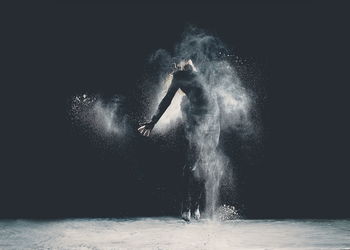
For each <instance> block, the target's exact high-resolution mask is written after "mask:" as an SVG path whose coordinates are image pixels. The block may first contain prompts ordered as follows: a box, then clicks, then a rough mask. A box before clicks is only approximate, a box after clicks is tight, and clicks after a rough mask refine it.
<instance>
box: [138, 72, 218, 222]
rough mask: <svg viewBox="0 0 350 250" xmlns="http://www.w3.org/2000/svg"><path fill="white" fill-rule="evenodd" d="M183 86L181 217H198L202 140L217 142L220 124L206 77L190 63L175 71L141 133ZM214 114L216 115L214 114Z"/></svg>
mask: <svg viewBox="0 0 350 250" xmlns="http://www.w3.org/2000/svg"><path fill="white" fill-rule="evenodd" d="M179 89H181V90H182V91H183V92H184V93H185V94H186V97H184V98H183V99H182V103H181V110H182V113H183V118H184V127H185V135H186V138H187V140H188V153H187V160H186V165H185V166H184V169H183V175H184V178H183V181H184V183H183V202H182V218H183V219H184V220H186V221H189V220H190V217H191V211H192V214H193V215H194V217H195V218H196V219H199V217H200V213H199V203H200V200H201V197H202V194H203V190H204V185H205V183H204V179H203V176H204V175H205V173H203V171H205V168H204V167H203V166H202V165H203V164H204V165H205V164H207V163H204V162H202V159H204V158H207V157H201V155H202V154H203V153H206V152H203V150H202V148H203V145H204V144H203V143H209V144H212V145H217V141H218V138H219V133H220V130H219V126H217V124H216V122H215V120H216V121H218V119H216V118H218V117H215V116H217V114H218V112H217V108H216V106H217V105H215V104H216V102H215V101H213V98H212V96H211V93H210V91H209V90H208V89H207V88H206V87H205V86H204V84H203V79H201V76H200V74H198V73H197V72H196V71H195V70H194V69H193V67H192V66H191V65H185V66H184V67H183V69H182V70H179V71H176V72H175V73H174V74H173V80H172V83H171V85H170V87H169V89H168V91H167V93H166V95H165V97H164V98H163V99H162V101H161V102H160V104H159V106H158V109H157V111H156V113H155V115H154V116H153V117H152V119H151V121H150V122H148V123H144V124H142V125H143V126H142V127H140V128H139V131H140V133H141V134H143V135H145V136H148V135H149V134H150V131H151V130H152V129H153V127H154V125H155V124H156V123H157V122H158V120H159V119H160V118H161V116H162V115H163V113H164V112H165V110H166V109H167V108H168V106H169V105H170V103H171V101H172V99H173V97H174V95H175V94H176V92H177V91H178V90H179ZM213 116H214V117H213Z"/></svg>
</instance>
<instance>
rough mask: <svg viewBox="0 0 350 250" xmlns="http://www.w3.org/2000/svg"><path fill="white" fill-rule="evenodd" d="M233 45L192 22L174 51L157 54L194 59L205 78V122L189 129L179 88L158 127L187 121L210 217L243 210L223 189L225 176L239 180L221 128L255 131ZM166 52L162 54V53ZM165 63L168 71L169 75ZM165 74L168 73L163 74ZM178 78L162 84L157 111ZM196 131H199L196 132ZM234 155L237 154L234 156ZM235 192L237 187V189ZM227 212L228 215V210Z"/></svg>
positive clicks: (229, 184)
mask: <svg viewBox="0 0 350 250" xmlns="http://www.w3.org/2000/svg"><path fill="white" fill-rule="evenodd" d="M226 51H228V50H227V48H226V46H225V45H224V44H223V43H222V42H221V40H220V39H218V38H217V37H214V36H212V35H209V34H207V33H206V32H204V31H202V30H199V29H197V28H195V27H189V28H188V29H187V30H186V31H185V32H184V34H183V37H182V40H181V41H180V42H179V43H178V44H177V45H176V47H175V50H174V54H173V55H174V56H171V55H170V53H168V52H167V51H165V50H163V49H161V50H158V51H156V52H155V54H154V57H153V58H156V59H157V60H160V61H161V62H167V63H168V64H171V63H172V62H174V61H179V60H183V59H191V60H192V61H193V63H194V65H195V67H196V68H197V70H198V72H197V74H198V78H199V79H200V84H201V86H202V88H203V89H204V90H206V92H207V93H209V97H210V98H209V100H210V102H209V104H208V105H209V106H210V107H208V110H210V112H209V113H208V114H207V115H206V116H205V118H204V120H203V119H202V120H201V121H202V122H201V123H199V125H196V126H194V127H195V129H194V130H193V129H192V130H191V132H189V131H186V126H187V125H186V122H189V120H191V119H185V118H186V117H189V116H191V115H196V114H193V113H192V114H191V113H187V114H186V113H185V112H184V111H183V110H182V109H181V106H182V103H183V102H184V101H186V98H187V97H186V96H185V94H184V93H183V92H182V91H181V90H178V92H177V93H176V95H175V97H174V99H173V100H172V102H171V104H170V106H169V107H168V109H167V111H166V112H165V113H164V114H163V116H162V117H161V118H160V120H159V122H158V124H156V126H155V130H154V132H155V133H158V134H166V133H167V132H169V131H170V130H171V129H172V128H174V127H175V126H177V125H178V124H179V123H181V122H182V123H184V127H185V134H186V138H187V139H188V140H189V143H190V144H191V143H192V144H196V146H197V148H199V149H200V150H199V152H198V153H197V160H196V161H195V163H194V164H195V168H199V171H197V172H198V173H197V175H199V176H197V177H198V178H201V179H204V181H205V209H204V210H205V214H206V216H207V217H209V218H214V219H215V218H218V219H220V218H221V217H226V218H227V217H230V214H231V215H232V216H231V217H236V216H237V210H236V209H235V208H234V207H233V206H227V205H224V206H223V202H225V201H220V189H221V188H222V184H223V181H224V182H225V187H231V188H232V189H233V188H234V186H235V183H233V182H234V181H233V180H234V173H233V172H232V169H233V168H232V163H231V162H230V160H229V157H227V156H226V155H225V154H224V152H223V150H222V148H221V145H220V140H219V139H220V134H222V132H223V131H233V132H235V133H239V134H240V135H241V136H249V135H251V134H252V133H254V131H253V130H254V129H253V128H254V126H253V121H252V119H251V111H252V109H253V107H252V106H253V105H252V95H251V93H249V91H248V90H247V89H246V88H245V87H244V86H243V83H242V82H241V80H240V79H239V77H238V75H237V72H236V69H235V67H234V66H233V65H232V64H231V62H230V61H229V60H226V58H225V57H223V56H222V55H225V53H226ZM159 58H160V59H159ZM167 70H168V71H169V69H167V68H166V67H164V70H163V71H164V72H162V74H163V75H167V73H166V71H167ZM163 79H164V78H163ZM171 80H172V78H171V76H170V77H165V80H161V81H160V83H159V84H158V86H161V87H160V88H159V89H160V90H161V91H159V93H158V98H156V99H155V101H154V105H153V106H152V110H151V112H150V113H151V114H154V112H155V110H156V108H157V105H158V104H159V102H160V101H161V99H162V98H163V97H164V96H165V93H166V90H167V88H168V86H169V85H170V82H171ZM193 131H194V132H193ZM231 157H232V156H231ZM231 192H235V190H231ZM223 214H224V215H223Z"/></svg>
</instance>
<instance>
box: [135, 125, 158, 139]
mask: <svg viewBox="0 0 350 250" xmlns="http://www.w3.org/2000/svg"><path fill="white" fill-rule="evenodd" d="M140 126H141V127H139V128H138V129H137V130H138V131H139V132H140V134H141V135H143V136H149V135H150V134H151V131H152V129H153V127H154V123H153V122H145V123H140Z"/></svg>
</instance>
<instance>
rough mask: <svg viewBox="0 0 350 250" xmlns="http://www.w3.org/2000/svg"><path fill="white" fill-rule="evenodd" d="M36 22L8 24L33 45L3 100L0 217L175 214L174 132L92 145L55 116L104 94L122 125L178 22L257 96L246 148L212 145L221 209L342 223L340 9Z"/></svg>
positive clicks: (130, 8) (131, 12)
mask: <svg viewBox="0 0 350 250" xmlns="http://www.w3.org/2000/svg"><path fill="white" fill-rule="evenodd" d="M42 7H44V6H42ZM45 11H46V10H45ZM48 12H49V15H51V17H54V22H53V23H52V24H51V23H50V24H49V25H46V26H45V28H43V29H42V30H40V31H39V32H35V33H31V31H30V30H31V29H30V28H33V27H32V26H31V25H28V24H26V23H27V22H28V20H27V19H26V18H23V19H19V20H17V22H19V24H20V25H27V26H26V27H28V28H29V29H27V30H26V33H25V34H26V35H25V36H24V41H27V40H34V43H35V44H36V46H35V47H31V46H25V47H24V48H22V49H23V50H24V51H31V56H32V57H31V59H29V60H27V61H26V63H25V64H22V65H21V69H22V68H23V71H22V70H19V71H18V70H14V71H15V73H14V74H15V75H16V78H15V80H13V81H12V87H13V86H14V88H15V90H14V91H11V92H10V91H4V93H3V95H4V97H5V99H4V100H6V103H7V106H6V107H9V108H6V111H7V113H4V114H3V117H4V120H3V123H6V125H7V129H6V130H4V135H3V138H4V140H3V141H4V145H6V147H4V148H5V150H3V157H2V158H3V163H2V164H1V167H0V171H1V178H2V181H1V184H0V185H1V190H0V194H1V206H0V216H1V217H71V216H78V217H114V216H115V217H120V216H150V215H154V216H157V215H177V213H178V208H179V203H180V195H179V193H180V192H179V190H180V182H181V168H182V165H183V162H184V154H185V148H184V146H183V142H184V140H183V134H182V131H181V127H180V128H178V130H177V131H176V132H175V135H176V136H177V138H174V136H173V137H171V139H169V140H167V139H166V138H153V139H145V138H141V137H140V136H138V135H137V134H136V133H135V134H131V135H130V137H129V138H126V139H124V140H122V141H121V140H116V141H112V142H111V141H109V142H107V143H106V142H104V141H103V140H100V139H99V138H96V137H93V136H91V135H90V134H89V133H86V132H84V131H82V130H81V129H79V126H76V125H74V124H72V122H71V120H70V119H69V112H68V111H69V100H70V98H71V97H72V96H73V95H75V94H78V93H82V92H87V93H101V94H102V95H103V96H105V97H106V98H108V97H110V96H112V95H114V94H118V95H122V96H124V97H125V98H126V100H127V104H126V110H127V111H128V112H129V113H130V117H131V119H130V121H131V122H132V124H133V126H134V127H135V128H136V126H137V122H138V121H139V120H140V119H141V117H142V111H143V109H142V107H141V106H139V105H140V103H141V102H140V98H142V89H140V87H139V86H140V82H142V79H143V77H144V76H145V74H146V73H147V72H146V71H147V69H145V67H146V66H145V65H146V62H147V58H148V57H149V56H150V55H151V54H152V52H154V51H155V50H156V49H158V48H165V49H169V50H171V48H172V47H173V45H174V43H175V42H176V41H178V40H179V38H180V35H181V33H182V32H183V30H184V28H185V26H186V25H187V24H194V25H197V26H198V27H201V28H203V29H206V30H208V31H210V32H212V33H214V34H215V35H217V36H219V37H220V38H221V39H222V40H223V41H224V42H225V43H226V44H228V46H229V47H230V48H232V49H233V51H234V52H235V53H236V54H237V55H239V56H240V57H241V58H243V59H245V60H246V63H245V64H244V66H242V67H241V68H240V69H241V70H240V73H241V74H242V75H241V76H242V79H243V80H244V81H245V82H246V83H247V84H248V85H249V86H250V87H251V88H252V89H254V90H255V91H256V93H257V94H258V100H259V106H258V109H259V112H260V117H261V128H262V133H261V137H260V139H259V142H256V143H255V144H254V143H253V146H251V147H246V145H245V144H244V141H242V140H240V139H239V138H238V137H237V136H235V134H227V135H225V138H223V139H222V140H223V143H224V144H225V145H226V152H227V154H229V155H230V156H231V157H232V158H233V159H234V161H235V166H236V170H235V171H236V174H237V183H236V185H237V187H236V190H237V191H236V194H235V195H234V197H231V198H230V199H231V200H230V199H229V201H230V202H234V204H235V205H236V206H237V207H238V208H239V209H240V210H241V213H242V214H244V215H245V216H246V217H247V218H262V217H271V218H285V217H317V218H331V217H332V218H333V217H336V218H338V217H348V216H349V211H350V205H349V201H348V197H347V196H348V191H349V181H348V176H349V170H348V167H349V162H348V160H347V151H348V146H347V143H346V142H347V137H348V132H347V129H348V126H347V125H348V124H347V123H346V121H345V119H344V117H346V116H347V115H348V111H347V104H348V101H347V92H346V84H347V83H348V77H347V75H346V72H348V67H347V66H348V65H349V63H348V58H347V56H346V54H347V52H348V48H347V46H348V43H347V42H346V41H347V40H346V39H347V38H346V33H347V32H348V30H347V29H346V26H347V23H348V22H346V21H347V19H348V18H346V16H345V15H346V14H347V13H345V8H344V6H340V5H336V4H334V5H329V4H328V5H327V4H323V5H318V4H296V5H292V4H287V5H282V4H279V5H278V4H249V5H243V4H235V5H223V4H220V5H204V4H199V3H197V4H176V5H161V4H148V5H146V4H144V5H109V4H101V5H97V4H86V5H75V4H56V5H55V6H54V7H53V8H50V10H49V11H48ZM33 15H34V14H33ZM33 18H35V17H34V16H33ZM39 22H40V23H45V22H46V19H41V20H39ZM8 23H9V24H8V25H10V24H11V20H9V22H8ZM10 28H11V27H10ZM14 32H15V31H14ZM52 41H53V42H52ZM12 46H14V48H15V49H16V48H17V47H19V46H21V45H19V44H13V45H12ZM23 57H24V56H23ZM19 58H20V57H19ZM37 63H38V64H37ZM39 64H40V65H46V67H44V66H43V67H42V66H37V65H39ZM47 66H49V68H50V69H47ZM24 68H25V70H24ZM28 71H30V72H31V74H26V73H21V72H28ZM42 76H44V77H42ZM6 93H10V94H9V95H7V94H6ZM169 142H170V144H169ZM168 144H169V145H168ZM233 156H235V157H233Z"/></svg>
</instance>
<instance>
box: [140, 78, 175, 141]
mask: <svg viewBox="0 0 350 250" xmlns="http://www.w3.org/2000/svg"><path fill="white" fill-rule="evenodd" d="M178 89H179V87H178V85H177V84H176V81H174V80H173V81H172V83H171V84H170V87H169V89H168V92H167V93H166V95H165V96H164V98H163V99H162V101H161V102H160V104H159V106H158V109H157V112H156V113H155V114H154V115H153V116H152V119H151V121H149V122H145V123H141V124H140V126H141V127H139V128H138V131H139V132H140V133H141V134H142V135H144V136H149V135H150V134H151V131H152V129H153V127H154V125H155V124H156V123H157V122H158V121H159V119H160V117H161V116H162V115H163V114H164V112H165V110H166V109H167V108H168V107H169V105H170V103H171V100H172V99H173V97H174V95H175V93H176V91H177V90H178Z"/></svg>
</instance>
